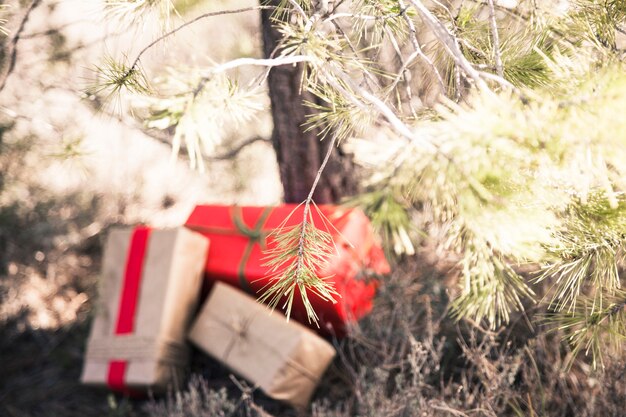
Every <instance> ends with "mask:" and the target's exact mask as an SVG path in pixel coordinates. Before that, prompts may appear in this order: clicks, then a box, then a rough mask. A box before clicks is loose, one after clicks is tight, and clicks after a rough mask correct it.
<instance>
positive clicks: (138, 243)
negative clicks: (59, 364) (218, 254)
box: [81, 227, 209, 394]
mask: <svg viewBox="0 0 626 417" xmlns="http://www.w3.org/2000/svg"><path fill="white" fill-rule="evenodd" d="M208 245H209V241H208V239H206V238H205V237H203V236H201V235H200V234H198V233H195V232H192V231H190V230H188V229H184V228H177V229H167V230H158V229H155V230H152V229H150V228H147V227H136V228H134V229H115V230H112V231H111V232H110V233H109V236H108V239H107V242H106V246H105V250H104V258H103V262H102V275H101V277H100V279H101V283H100V294H99V302H98V304H97V306H96V309H97V310H96V314H95V317H94V321H93V324H92V328H91V333H90V336H89V341H88V343H87V350H86V354H85V363H84V367H83V373H82V376H81V380H82V382H83V383H85V384H89V385H100V386H108V387H109V388H111V389H113V390H115V391H121V392H124V393H130V394H133V393H141V392H145V391H147V390H150V391H152V392H162V391H164V390H166V389H167V388H168V386H172V387H173V388H177V387H180V385H179V384H180V382H181V380H182V378H183V376H184V374H185V370H186V367H187V360H188V348H187V346H186V343H185V341H186V333H187V330H188V328H189V324H190V322H191V319H192V315H193V314H194V312H195V310H196V307H197V301H198V295H199V292H200V287H201V280H202V273H203V267H204V263H205V262H206V254H207V251H208Z"/></svg>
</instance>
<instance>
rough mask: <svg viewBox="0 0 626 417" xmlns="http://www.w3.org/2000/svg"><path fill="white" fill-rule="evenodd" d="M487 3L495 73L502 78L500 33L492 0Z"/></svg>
mask: <svg viewBox="0 0 626 417" xmlns="http://www.w3.org/2000/svg"><path fill="white" fill-rule="evenodd" d="M488 3H489V23H490V25H491V37H492V39H493V55H494V57H495V61H496V73H497V74H498V76H499V77H502V78H504V68H503V66H502V54H501V52H500V35H498V21H497V20H496V8H495V6H494V3H493V0H488Z"/></svg>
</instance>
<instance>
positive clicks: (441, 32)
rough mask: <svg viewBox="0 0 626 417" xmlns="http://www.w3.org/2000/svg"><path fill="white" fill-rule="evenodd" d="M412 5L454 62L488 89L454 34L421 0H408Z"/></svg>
mask: <svg viewBox="0 0 626 417" xmlns="http://www.w3.org/2000/svg"><path fill="white" fill-rule="evenodd" d="M409 2H410V3H411V4H412V5H413V7H414V8H415V9H416V10H417V12H418V13H419V14H420V16H421V17H422V20H423V21H424V23H426V25H427V26H428V27H429V28H430V29H431V30H432V31H433V33H434V35H435V36H436V37H437V39H439V41H440V42H441V43H442V44H443V45H444V46H445V47H446V49H447V50H448V53H449V54H450V56H452V58H453V59H454V61H455V62H456V64H457V65H458V66H459V67H461V69H463V72H465V73H466V74H467V76H468V77H469V78H471V79H472V80H473V81H474V83H475V84H476V86H477V87H478V89H479V90H482V91H490V90H489V87H488V86H487V84H486V83H485V82H484V81H483V80H482V79H481V78H480V74H479V73H478V71H476V70H475V69H474V67H472V64H471V63H470V62H469V61H468V60H467V58H465V56H464V55H463V52H461V49H460V48H459V45H458V43H457V42H456V41H455V37H454V35H452V34H451V33H450V32H449V31H448V29H447V28H446V27H445V26H444V25H443V24H442V23H441V22H440V21H439V19H437V18H436V17H435V16H434V15H433V14H432V12H431V11H430V10H428V8H427V7H426V6H424V4H423V3H422V2H421V0H409Z"/></svg>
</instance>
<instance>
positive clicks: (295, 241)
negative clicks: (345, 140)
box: [259, 134, 340, 324]
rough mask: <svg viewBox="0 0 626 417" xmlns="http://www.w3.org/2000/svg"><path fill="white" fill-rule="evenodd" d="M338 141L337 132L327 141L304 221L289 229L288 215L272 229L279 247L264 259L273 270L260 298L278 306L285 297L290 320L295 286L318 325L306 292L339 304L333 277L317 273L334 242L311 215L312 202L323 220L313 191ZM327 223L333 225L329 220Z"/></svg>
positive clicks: (306, 202) (307, 310) (286, 310)
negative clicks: (286, 224)
mask: <svg viewBox="0 0 626 417" xmlns="http://www.w3.org/2000/svg"><path fill="white" fill-rule="evenodd" d="M336 143H337V135H336V134H335V135H333V137H332V139H331V141H330V143H329V144H328V150H327V151H326V155H325V157H324V160H323V161H322V164H321V165H320V168H319V169H318V171H317V175H316V176H315V179H314V181H313V184H312V186H311V190H310V191H309V195H308V196H307V198H306V200H305V201H304V202H303V203H302V204H304V211H303V213H302V221H301V223H300V224H299V225H298V226H294V227H291V228H288V229H286V228H285V226H284V224H285V223H286V222H287V220H288V219H289V217H288V218H287V219H285V222H283V225H281V226H279V227H278V228H277V229H276V230H275V231H274V232H273V236H274V237H275V239H276V242H277V243H276V247H275V248H273V249H271V250H268V251H266V252H265V256H266V257H265V259H267V262H266V263H265V266H269V267H270V268H271V269H270V275H269V284H268V285H267V286H266V288H264V290H265V292H264V294H263V295H262V296H261V297H260V298H259V301H261V302H268V304H269V305H270V307H272V308H275V307H276V306H277V305H278V303H279V302H280V301H281V299H283V297H285V296H286V297H287V300H286V301H285V304H284V305H283V306H282V308H283V309H285V312H286V314H287V319H289V317H290V315H291V308H292V305H293V300H294V296H295V291H296V289H297V290H298V291H299V292H300V296H301V298H302V303H303V305H304V307H305V310H306V313H307V318H308V319H309V322H314V323H315V324H318V316H317V313H316V312H315V310H314V308H313V306H312V304H311V302H310V300H309V297H308V294H307V291H310V292H311V293H313V294H316V295H317V296H319V297H320V298H321V299H322V300H325V301H329V302H332V303H336V300H335V298H334V297H335V296H340V295H339V294H338V293H337V292H336V291H335V289H334V288H333V287H332V285H331V284H330V283H329V282H328V281H327V279H328V278H330V277H325V278H322V277H318V275H317V274H318V273H319V271H320V270H322V268H323V267H324V266H325V265H326V264H327V262H328V259H329V258H330V256H331V255H332V254H333V253H334V244H333V239H332V236H331V235H330V233H328V232H325V231H323V230H321V229H319V228H317V227H315V225H314V224H313V217H312V215H311V205H313V207H315V209H316V210H317V211H318V214H319V215H320V217H321V218H322V219H323V221H324V216H323V214H322V213H321V211H319V209H318V208H317V206H316V205H315V203H314V202H313V194H314V193H315V189H316V188H317V184H318V183H319V180H320V178H321V176H322V173H323V172H324V169H325V168H326V165H327V164H328V160H329V159H330V155H331V153H332V152H333V150H334V148H335V144H336ZM298 207H300V206H298ZM294 211H295V210H294ZM290 216H291V215H290ZM325 222H326V223H328V224H330V223H329V222H328V221H327V220H326V221H325Z"/></svg>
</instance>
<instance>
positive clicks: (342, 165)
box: [261, 0, 357, 204]
mask: <svg viewBox="0 0 626 417" xmlns="http://www.w3.org/2000/svg"><path fill="white" fill-rule="evenodd" d="M279 3H280V0H270V1H265V2H263V4H266V5H273V6H277V5H278V4H279ZM271 17H272V10H262V11H261V26H262V31H263V50H264V55H265V57H266V58H269V57H270V56H271V55H272V53H273V52H274V51H275V49H276V47H277V46H278V44H279V42H280V38H281V35H280V32H278V30H277V29H276V27H275V26H274V25H273V24H272V20H271ZM302 71H303V66H302V64H300V65H294V66H291V65H284V66H280V67H274V68H272V69H271V71H270V73H269V77H268V84H269V95H270V100H271V105H272V119H273V121H274V130H273V133H272V144H273V146H274V150H275V151H276V157H277V159H278V166H279V170H280V178H281V181H282V184H283V190H284V200H285V202H286V203H301V202H303V201H304V200H305V199H306V198H307V195H308V194H309V191H310V190H311V186H312V185H313V181H314V180H315V176H316V175H317V171H318V170H319V168H320V165H321V163H322V161H323V159H324V156H325V155H326V151H327V150H328V144H329V142H330V140H323V141H321V140H320V139H321V136H320V135H319V134H320V130H319V129H311V130H309V131H306V132H305V131H304V130H305V129H304V128H303V127H302V126H303V124H304V123H305V122H306V120H307V119H306V116H307V115H308V114H311V113H313V111H314V109H311V108H309V107H306V106H305V105H304V102H303V101H310V102H316V101H317V98H316V97H315V96H314V95H312V94H311V93H309V92H306V91H302V92H300V82H301V77H302ZM354 168H355V167H354V164H353V162H352V159H351V158H350V157H349V155H346V154H345V153H343V152H342V151H341V148H340V147H338V148H337V149H335V150H333V154H332V155H331V158H330V160H329V161H328V165H327V166H326V168H325V170H324V173H323V174H322V177H321V179H320V182H319V184H318V185H317V188H316V189H315V193H314V195H313V199H314V200H315V202H316V203H319V204H327V203H336V202H338V201H339V200H340V199H341V198H342V197H344V196H348V195H352V194H354V193H355V192H356V182H357V180H356V178H355V172H354Z"/></svg>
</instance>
